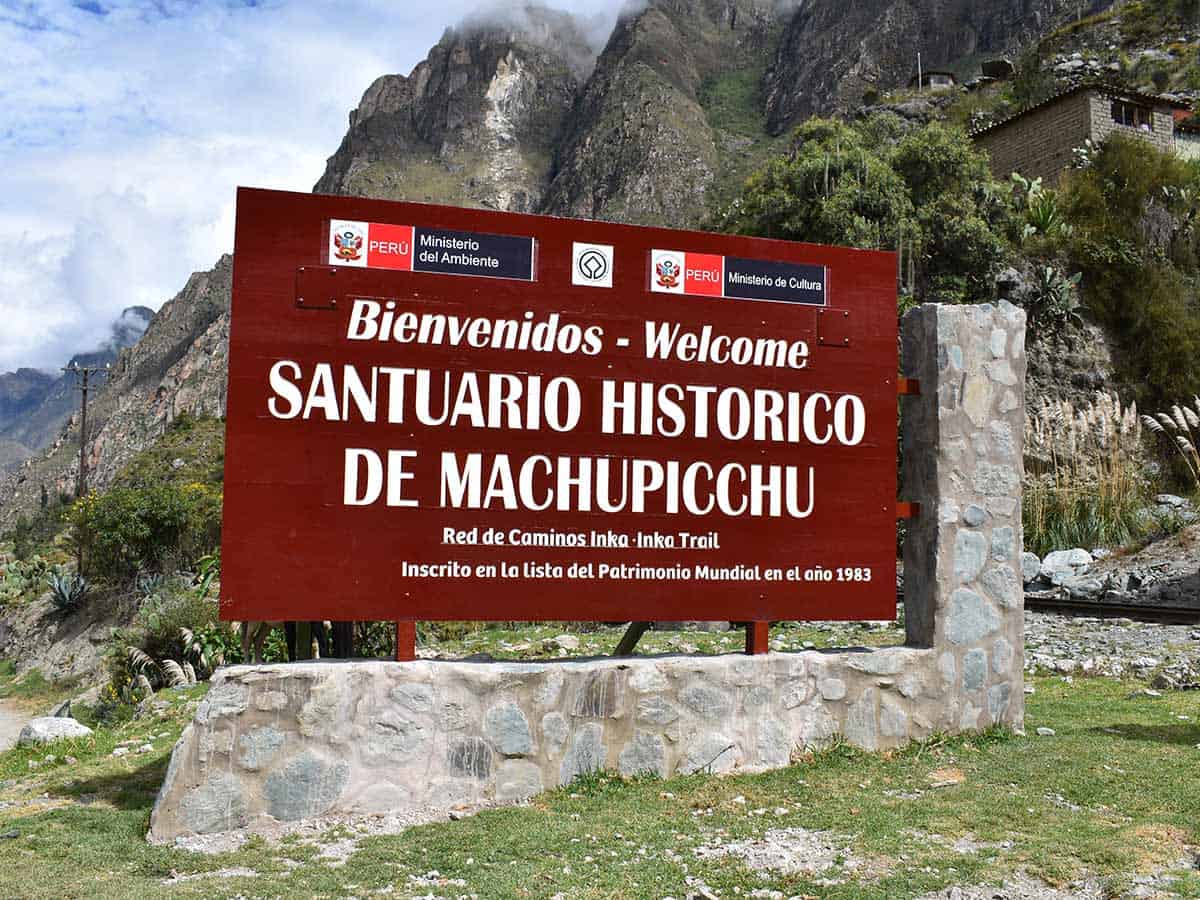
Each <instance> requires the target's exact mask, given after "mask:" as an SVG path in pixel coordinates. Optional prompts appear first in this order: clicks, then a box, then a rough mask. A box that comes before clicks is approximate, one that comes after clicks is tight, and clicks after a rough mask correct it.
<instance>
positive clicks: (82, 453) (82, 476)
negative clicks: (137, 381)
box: [63, 362, 109, 499]
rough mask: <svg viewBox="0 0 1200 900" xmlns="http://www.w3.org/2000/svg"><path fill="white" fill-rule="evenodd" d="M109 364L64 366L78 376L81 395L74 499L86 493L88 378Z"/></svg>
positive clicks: (65, 369)
mask: <svg viewBox="0 0 1200 900" xmlns="http://www.w3.org/2000/svg"><path fill="white" fill-rule="evenodd" d="M108 370H109V364H107V363H106V364H105V365H103V366H81V365H79V363H75V362H73V363H71V364H70V365H69V366H64V367H63V371H64V372H70V373H71V374H72V375H77V376H79V392H80V394H81V395H82V399H81V401H80V412H79V484H78V487H77V489H76V492H75V497H76V499H79V498H81V497H83V496H85V495H86V494H87V454H86V448H87V395H88V379H90V378H91V376H93V375H95V374H96V373H97V372H108Z"/></svg>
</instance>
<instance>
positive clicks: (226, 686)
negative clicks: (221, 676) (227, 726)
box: [196, 681, 247, 724]
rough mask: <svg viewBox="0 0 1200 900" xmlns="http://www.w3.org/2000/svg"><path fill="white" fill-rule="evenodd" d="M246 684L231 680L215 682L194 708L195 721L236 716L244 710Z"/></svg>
mask: <svg viewBox="0 0 1200 900" xmlns="http://www.w3.org/2000/svg"><path fill="white" fill-rule="evenodd" d="M246 694H247V691H246V686H245V685H242V684H237V683H236V682H232V681H222V682H221V683H219V684H215V685H213V686H212V688H210V689H209V692H208V693H207V694H205V696H204V700H203V701H202V702H201V703H200V706H199V707H197V709H196V721H197V722H200V723H201V724H203V723H204V722H207V721H208V720H210V719H220V718H224V717H226V716H238V715H241V714H242V713H244V712H245V711H246Z"/></svg>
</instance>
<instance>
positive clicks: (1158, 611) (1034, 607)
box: [1025, 591, 1200, 625]
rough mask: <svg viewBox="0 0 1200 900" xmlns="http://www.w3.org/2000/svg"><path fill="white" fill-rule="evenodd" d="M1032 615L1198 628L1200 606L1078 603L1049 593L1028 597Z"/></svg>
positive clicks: (1066, 597)
mask: <svg viewBox="0 0 1200 900" xmlns="http://www.w3.org/2000/svg"><path fill="white" fill-rule="evenodd" d="M1025 608H1026V609H1027V610H1030V611H1031V612H1044V613H1057V614H1058V615H1064V616H1077V617H1086V618H1091V619H1133V620H1134V621H1136V622H1153V623H1156V624H1159V625H1198V624H1200V605H1184V604H1172V605H1169V606H1168V605H1163V604H1148V603H1129V602H1121V601H1111V600H1075V599H1072V598H1071V597H1068V596H1060V595H1057V594H1052V593H1051V592H1049V591H1045V592H1039V593H1028V594H1026V595H1025Z"/></svg>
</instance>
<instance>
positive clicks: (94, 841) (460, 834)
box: [0, 678, 1200, 898]
mask: <svg viewBox="0 0 1200 900" xmlns="http://www.w3.org/2000/svg"><path fill="white" fill-rule="evenodd" d="M1034 683H1035V684H1036V687H1037V692H1036V694H1034V695H1033V696H1031V697H1029V698H1028V713H1027V717H1028V727H1029V730H1030V733H1031V734H1032V733H1033V729H1034V728H1036V727H1037V726H1039V725H1048V726H1050V727H1052V728H1054V729H1055V730H1056V731H1057V734H1056V736H1054V737H1043V738H1039V737H1028V738H1024V737H1016V736H1013V735H1010V734H1006V733H1001V732H997V733H990V734H987V735H983V736H980V737H975V738H970V739H963V738H954V739H939V740H934V741H929V742H926V743H924V744H921V745H914V746H912V747H910V748H908V749H905V750H903V751H900V752H895V753H891V754H865V753H861V752H858V751H855V750H852V749H850V748H847V747H844V746H838V747H834V748H832V749H830V750H828V751H825V752H823V753H821V754H818V755H816V756H809V757H805V758H803V759H801V760H799V761H798V762H797V763H796V764H795V765H793V766H791V767H789V768H787V769H783V770H779V771H776V772H769V773H765V774H761V775H741V776H736V777H729V778H706V777H699V776H692V777H687V778H675V779H671V780H669V781H658V780H654V779H635V780H622V779H619V778H616V777H611V776H602V775H598V776H592V777H589V778H587V779H584V780H582V781H580V782H577V783H576V784H574V785H572V786H571V787H570V788H566V789H562V790H558V791H555V792H552V793H549V794H545V795H543V796H541V797H539V798H536V799H535V801H534V802H533V803H532V804H530V805H529V806H527V807H519V808H508V809H496V810H489V811H485V812H483V813H480V814H479V815H476V816H473V817H468V818H466V819H463V820H461V821H457V822H446V823H440V824H432V825H427V826H422V827H418V828H414V829H410V830H409V831H408V832H406V833H405V834H403V835H394V836H374V837H363V838H361V839H359V840H358V844H357V848H356V850H355V852H354V853H353V856H352V857H351V858H350V859H349V861H348V862H347V863H346V864H345V865H344V866H341V867H336V866H331V865H330V863H329V861H328V860H323V859H321V858H319V856H318V850H319V847H320V846H321V844H328V843H331V842H333V841H335V840H337V839H339V838H345V837H350V836H353V831H351V830H348V829H346V828H339V829H336V830H334V831H331V832H328V833H326V834H325V835H322V836H320V838H319V839H316V840H314V838H312V837H310V836H293V837H291V838H289V839H287V840H285V841H283V842H282V843H280V844H278V845H275V846H272V845H269V844H267V843H266V842H263V841H261V840H252V841H251V842H250V843H248V844H247V845H246V846H244V847H243V848H242V849H240V850H238V851H236V852H232V853H223V854H217V855H213V856H201V855H192V854H188V853H186V852H183V851H180V850H175V849H171V848H163V847H153V846H150V845H149V844H147V843H146V842H145V841H144V840H143V835H144V832H145V829H146V827H147V824H148V821H149V813H150V808H151V806H152V804H153V800H154V794H155V791H156V789H157V786H158V784H159V782H160V780H161V779H162V777H163V774H164V772H165V767H166V764H167V760H168V756H169V752H170V746H171V742H172V741H173V740H174V739H175V736H176V735H177V734H178V733H179V730H180V729H181V727H182V726H183V724H184V722H185V720H186V719H187V718H189V717H190V709H191V706H190V704H193V703H194V702H195V700H196V699H197V697H198V695H199V694H200V693H201V692H202V691H203V688H195V689H192V690H190V691H187V692H184V693H182V694H179V695H174V694H172V693H171V692H167V693H165V694H161V695H160V698H170V701H171V705H170V708H169V710H167V711H166V712H165V713H164V714H163V715H162V717H161V718H155V719H151V720H145V719H143V720H137V721H134V722H131V723H128V724H126V725H123V726H121V727H120V728H118V729H116V730H113V731H104V730H101V731H99V732H98V733H97V736H96V737H95V738H93V739H92V740H91V741H90V742H76V743H75V744H73V745H72V746H71V748H70V752H71V753H72V754H73V755H75V756H77V757H78V759H79V762H78V763H77V764H76V765H73V766H69V765H64V764H62V763H61V762H56V763H54V764H51V765H50V766H48V767H47V768H39V769H37V770H35V771H33V772H29V771H28V770H27V768H28V762H29V760H31V759H34V760H37V759H39V758H44V757H45V755H46V753H47V751H46V750H45V749H42V750H40V751H38V752H37V753H34V752H33V751H28V750H14V751H10V752H9V753H6V754H2V755H0V779H12V778H16V779H18V780H17V781H16V783H7V782H4V784H5V786H4V787H3V788H0V801H3V802H6V803H12V804H14V805H12V806H7V807H6V808H0V834H5V833H8V834H11V833H12V832H16V836H15V837H12V838H9V839H3V840H0V871H2V872H4V873H5V876H4V888H3V889H2V890H0V893H3V894H5V895H14V896H21V897H81V896H88V897H167V896H170V897H176V896H183V897H230V896H254V897H263V896H279V895H284V894H286V895H288V896H329V897H347V896H364V895H366V894H368V893H370V892H374V891H378V890H381V889H382V890H386V889H388V888H389V887H394V890H393V891H392V895H393V896H400V897H408V896H414V895H425V894H428V893H430V892H432V893H434V894H435V895H439V896H459V895H467V894H471V893H475V894H477V895H479V896H481V897H488V898H507V897H552V896H553V895H554V894H556V893H561V894H563V895H564V896H567V897H571V898H600V897H621V898H641V897H662V896H667V895H671V896H675V897H681V896H686V894H687V893H688V891H689V885H688V884H687V883H686V879H687V877H688V876H691V877H694V878H700V879H702V880H703V881H704V883H705V884H707V885H708V886H709V888H711V889H712V890H714V891H716V892H718V893H719V894H720V895H721V896H725V897H728V896H733V895H734V892H735V889H737V890H740V891H741V893H742V895H743V896H744V895H745V894H746V893H747V892H748V891H749V890H752V889H754V888H768V889H774V890H780V891H783V892H784V894H785V895H786V896H791V895H795V894H801V895H809V896H812V897H829V898H885V897H886V898H905V897H913V896H917V895H919V894H920V893H922V892H925V891H930V890H934V889H938V888H941V887H944V886H948V885H951V884H965V883H981V882H985V881H986V882H989V883H998V881H999V880H1000V879H1001V878H1003V877H1004V875H1005V874H1006V873H1009V872H1012V871H1015V870H1024V871H1027V872H1028V873H1030V874H1031V875H1034V876H1036V877H1040V878H1043V879H1046V880H1047V881H1049V882H1051V883H1055V884H1059V885H1063V884H1066V883H1067V882H1069V881H1070V880H1071V879H1072V878H1073V877H1076V876H1077V875H1078V874H1079V873H1080V872H1081V871H1083V870H1085V869H1086V870H1088V871H1089V872H1091V873H1093V874H1094V875H1097V876H1100V877H1103V878H1106V879H1108V881H1109V886H1110V887H1111V888H1112V889H1113V890H1119V889H1120V888H1122V887H1123V886H1126V885H1128V884H1129V883H1130V880H1131V879H1132V878H1133V877H1135V876H1136V875H1137V874H1138V873H1140V872H1148V871H1155V870H1158V869H1161V868H1163V867H1166V868H1168V869H1169V868H1171V867H1172V866H1173V865H1174V864H1175V862H1176V860H1177V859H1178V858H1179V857H1180V856H1181V855H1182V854H1183V850H1184V847H1185V845H1191V846H1194V845H1195V844H1197V843H1198V842H1200V830H1198V828H1197V823H1200V791H1197V790H1195V787H1196V784H1197V782H1196V778H1197V772H1198V771H1200V750H1198V749H1197V748H1196V746H1195V745H1196V744H1198V743H1200V724H1197V719H1198V718H1200V697H1197V696H1196V695H1195V694H1188V693H1174V694H1167V695H1165V696H1163V697H1160V698H1153V697H1147V696H1145V695H1144V694H1137V693H1132V690H1133V687H1134V686H1133V685H1132V684H1131V683H1124V682H1119V681H1112V680H1103V679H1089V680H1076V681H1075V682H1073V683H1068V682H1065V681H1063V680H1061V679H1057V678H1042V679H1037V680H1036V681H1035V682H1034ZM1181 716H1187V717H1188V718H1186V719H1183V718H1180V717H1181ZM164 731H165V732H167V736H166V737H163V738H156V739H152V743H153V745H154V748H155V749H154V751H153V752H151V753H146V754H141V755H134V756H126V757H123V758H120V759H115V758H113V757H111V756H110V755H109V754H110V753H111V749H112V747H113V746H115V745H116V744H117V743H118V742H119V741H122V740H127V739H135V740H138V741H141V740H142V739H145V738H147V737H149V736H151V735H154V734H161V733H162V732H164ZM53 752H54V754H55V755H61V754H62V751H61V750H60V749H58V748H55V750H54V751H53ZM947 781H949V782H955V783H952V784H950V785H949V786H943V787H934V786H933V785H934V784H935V783H937V782H947ZM81 801H86V802H81ZM777 811H781V812H779V814H777ZM792 827H802V828H807V829H819V830H827V831H830V832H833V833H835V834H837V835H841V836H843V838H842V839H841V841H840V843H841V844H842V845H844V846H845V847H846V849H847V850H848V851H849V853H850V854H851V857H852V858H854V859H857V860H861V863H862V864H861V866H860V867H859V868H858V869H857V870H854V871H849V870H845V871H842V870H836V871H835V872H834V873H833V875H834V878H835V879H836V880H838V881H839V882H841V883H838V884H821V883H819V882H818V881H817V880H815V879H814V878H813V877H811V876H804V875H800V874H794V875H781V874H774V875H770V876H769V877H766V878H760V877H759V876H758V875H757V874H756V873H754V872H752V871H750V870H749V869H747V868H746V866H745V865H744V864H743V863H741V862H740V861H738V860H737V859H736V858H733V857H718V858H712V857H709V858H700V857H698V856H697V855H696V853H695V850H696V848H697V847H700V846H703V845H706V844H709V845H711V844H714V843H718V842H728V841H733V840H744V839H758V838H760V837H761V836H762V835H763V834H764V833H765V832H766V831H767V830H768V829H775V828H792ZM967 834H971V835H973V840H975V841H976V842H978V843H981V844H985V845H992V846H985V847H983V848H982V849H980V850H979V851H978V852H976V853H971V854H960V853H958V852H956V851H955V850H954V849H953V847H952V846H951V845H952V844H953V843H954V841H955V840H957V839H959V838H961V837H963V836H965V835H967ZM933 835H937V836H939V837H933ZM683 864H686V866H687V871H686V873H685V871H684V868H683ZM237 867H242V868H246V869H249V870H253V871H254V872H255V873H256V874H255V875H253V876H249V875H242V876H238V877H230V878H224V877H210V878H197V879H194V880H188V881H179V882H175V883H172V884H169V885H164V884H162V882H163V880H165V879H167V878H168V876H169V875H170V873H171V872H172V871H175V872H177V873H179V874H196V873H203V872H214V871H216V870H220V869H229V868H237ZM843 868H844V867H843ZM835 869H836V867H835ZM433 870H436V871H437V872H438V873H439V878H441V879H450V880H451V881H450V883H448V884H441V885H440V886H439V885H438V884H436V883H435V884H434V885H432V886H420V885H419V883H418V882H416V881H413V880H411V879H412V878H414V877H420V876H424V875H426V874H427V873H430V872H431V871H433ZM825 874H826V876H829V875H830V874H831V873H828V872H827V873H825ZM1179 874H1180V877H1179V879H1178V880H1177V881H1176V882H1175V884H1174V890H1175V891H1176V893H1177V894H1178V895H1180V896H1191V897H1197V896H1200V878H1198V877H1197V875H1196V873H1195V872H1194V871H1193V872H1190V873H1184V872H1181V873H1179ZM460 879H461V881H462V882H464V883H463V884H458V883H457V880H460ZM436 880H437V879H435V882H436Z"/></svg>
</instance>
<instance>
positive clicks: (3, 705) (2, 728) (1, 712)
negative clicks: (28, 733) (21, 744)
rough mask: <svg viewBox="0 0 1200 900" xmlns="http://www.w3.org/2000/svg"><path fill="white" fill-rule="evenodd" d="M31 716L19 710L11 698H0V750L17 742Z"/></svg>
mask: <svg viewBox="0 0 1200 900" xmlns="http://www.w3.org/2000/svg"><path fill="white" fill-rule="evenodd" d="M27 721H29V716H28V715H27V714H26V713H24V712H22V711H21V710H19V709H18V708H17V706H16V704H15V703H13V702H12V701H11V700H0V752H3V751H4V750H7V749H8V748H9V747H12V746H13V745H14V744H16V743H17V736H18V735H19V734H20V733H21V729H22V728H23V727H25V723H26V722H27Z"/></svg>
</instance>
